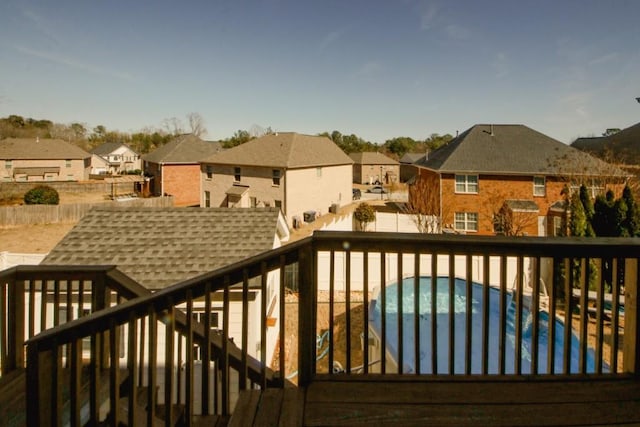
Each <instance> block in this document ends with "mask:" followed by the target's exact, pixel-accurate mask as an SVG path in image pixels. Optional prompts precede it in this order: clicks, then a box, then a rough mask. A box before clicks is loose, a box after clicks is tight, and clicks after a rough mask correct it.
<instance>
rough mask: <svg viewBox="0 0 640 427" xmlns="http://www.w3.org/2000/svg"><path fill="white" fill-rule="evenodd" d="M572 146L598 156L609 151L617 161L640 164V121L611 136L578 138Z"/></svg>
mask: <svg viewBox="0 0 640 427" xmlns="http://www.w3.org/2000/svg"><path fill="white" fill-rule="evenodd" d="M571 146H572V147H574V148H577V149H579V150H583V151H587V152H590V153H593V154H595V155H598V156H602V155H604V154H606V152H607V151H609V152H610V153H611V155H612V156H613V157H614V159H613V160H615V161H619V162H624V163H626V164H628V165H634V164H640V123H636V124H635V125H633V126H629V127H628V128H625V129H622V130H621V131H620V132H617V133H615V134H613V135H610V136H601V137H596V138H578V139H576V140H575V141H574V142H573V143H572V144H571Z"/></svg>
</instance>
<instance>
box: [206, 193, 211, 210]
mask: <svg viewBox="0 0 640 427" xmlns="http://www.w3.org/2000/svg"><path fill="white" fill-rule="evenodd" d="M204 207H205V208H210V207H211V192H210V191H205V192H204Z"/></svg>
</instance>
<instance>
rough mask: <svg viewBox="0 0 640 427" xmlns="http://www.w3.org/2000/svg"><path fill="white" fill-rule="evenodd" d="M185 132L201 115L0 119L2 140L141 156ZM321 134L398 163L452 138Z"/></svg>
mask: <svg viewBox="0 0 640 427" xmlns="http://www.w3.org/2000/svg"><path fill="white" fill-rule="evenodd" d="M185 133H191V134H194V135H196V136H199V137H203V136H204V135H206V133H207V130H206V127H205V125H204V120H203V119H202V116H200V115H199V114H198V113H189V114H188V115H187V117H186V120H184V121H183V120H180V119H177V118H175V117H174V118H170V119H165V120H164V121H163V122H162V125H161V127H159V128H152V127H147V128H144V129H142V130H140V131H139V132H133V133H127V132H121V131H118V130H110V129H107V128H106V127H105V126H104V125H98V126H95V127H94V128H92V129H89V128H87V126H86V125H85V124H83V123H79V122H73V123H70V124H61V123H54V122H52V121H51V120H39V119H33V118H25V117H22V116H19V115H10V116H8V117H4V118H0V139H4V138H36V137H40V138H55V139H62V140H65V141H67V142H70V143H72V144H74V145H77V146H79V147H80V148H82V149H84V150H87V151H90V150H92V149H93V148H95V147H97V146H99V145H101V144H103V143H106V142H117V143H123V144H126V145H128V146H129V147H131V149H133V150H134V151H136V152H138V153H141V154H145V153H149V152H151V151H153V150H155V149H156V148H158V147H160V146H162V145H164V144H166V143H167V142H169V141H171V140H172V139H174V138H175V137H176V136H178V135H182V134H185ZM269 133H273V130H272V129H271V128H270V127H268V128H266V129H265V128H262V127H260V126H252V127H251V128H250V129H249V130H243V129H240V130H238V131H236V132H235V133H234V134H233V135H232V136H230V137H228V138H225V139H222V140H220V143H221V144H222V146H223V147H225V148H231V147H235V146H237V145H240V144H244V143H245V142H247V141H251V140H252V139H255V138H259V137H261V136H263V135H266V134H269ZM318 135H319V136H325V137H327V138H329V139H330V140H332V141H333V142H334V143H335V144H336V145H337V146H338V147H340V148H341V149H342V150H343V151H344V152H345V153H347V154H349V153H354V152H362V151H379V152H382V153H384V154H386V155H388V156H390V157H392V158H395V159H396V160H398V159H400V158H401V157H402V156H403V155H404V154H406V153H425V152H427V151H431V150H434V149H436V148H438V147H440V146H442V145H444V144H447V143H448V142H449V141H451V140H452V139H453V137H452V136H451V135H450V134H445V135H439V134H437V133H432V134H431V135H430V136H428V137H427V138H425V139H423V140H419V139H413V138H410V137H404V136H403V137H396V138H391V139H388V140H386V141H385V142H384V143H383V144H376V143H374V142H370V141H367V140H365V139H363V138H361V137H359V136H358V135H355V134H353V133H351V134H343V133H341V132H340V131H337V130H334V131H332V132H322V133H320V134H318Z"/></svg>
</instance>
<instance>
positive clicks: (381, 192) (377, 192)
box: [367, 185, 387, 194]
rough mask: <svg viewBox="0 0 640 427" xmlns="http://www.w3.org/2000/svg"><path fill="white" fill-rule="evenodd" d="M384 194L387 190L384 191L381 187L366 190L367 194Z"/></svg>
mask: <svg viewBox="0 0 640 427" xmlns="http://www.w3.org/2000/svg"><path fill="white" fill-rule="evenodd" d="M386 192H387V190H385V189H384V188H383V187H382V186H381V185H376V186H375V187H371V188H368V189H367V193H376V194H385V193H386Z"/></svg>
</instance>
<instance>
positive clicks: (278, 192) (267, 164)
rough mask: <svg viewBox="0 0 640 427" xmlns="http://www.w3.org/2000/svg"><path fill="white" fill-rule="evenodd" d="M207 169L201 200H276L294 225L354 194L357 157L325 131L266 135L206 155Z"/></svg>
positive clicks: (227, 203)
mask: <svg viewBox="0 0 640 427" xmlns="http://www.w3.org/2000/svg"><path fill="white" fill-rule="evenodd" d="M201 174H202V178H201V179H202V196H201V197H202V198H201V201H200V203H201V206H203V207H209V206H211V207H241V208H246V207H255V206H275V207H278V208H280V209H282V212H283V213H284V215H285V218H286V219H287V223H288V224H289V226H290V227H293V226H294V225H295V224H294V222H296V223H297V222H298V221H302V220H304V219H305V217H306V218H309V215H308V214H309V213H310V212H313V217H314V218H315V216H316V215H322V214H324V213H327V212H328V211H329V210H331V209H333V208H336V209H337V208H339V207H341V206H344V205H347V204H350V203H351V199H352V190H351V187H352V174H353V161H352V160H351V159H350V158H349V156H347V155H346V154H345V153H344V152H343V151H342V150H341V149H340V148H339V147H338V146H337V145H336V144H335V143H334V142H333V141H331V140H330V139H329V138H326V137H323V136H310V135H302V134H298V133H294V132H279V133H275V134H269V135H265V136H263V137H261V138H257V139H254V140H251V141H249V142H246V143H244V144H241V145H238V146H237V147H233V148H231V149H228V150H225V151H222V152H219V153H216V154H214V155H213V156H211V157H209V158H207V159H205V160H203V161H202V170H201ZM305 213H307V215H305Z"/></svg>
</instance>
